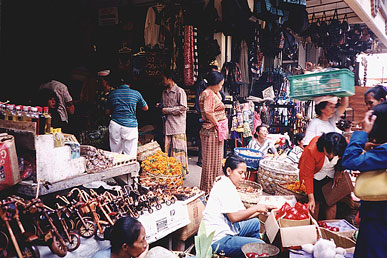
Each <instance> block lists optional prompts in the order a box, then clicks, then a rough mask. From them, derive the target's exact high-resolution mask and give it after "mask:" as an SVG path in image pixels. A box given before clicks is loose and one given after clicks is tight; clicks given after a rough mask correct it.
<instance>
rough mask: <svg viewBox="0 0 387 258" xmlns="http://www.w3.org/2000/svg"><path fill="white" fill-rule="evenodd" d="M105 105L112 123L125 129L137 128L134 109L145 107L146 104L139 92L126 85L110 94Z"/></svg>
mask: <svg viewBox="0 0 387 258" xmlns="http://www.w3.org/2000/svg"><path fill="white" fill-rule="evenodd" d="M107 105H108V106H107V108H108V109H110V110H111V114H112V120H113V121H114V122H116V123H117V124H120V125H122V126H126V127H137V126H138V123H137V118H136V107H137V105H140V107H145V106H146V105H147V103H146V102H145V100H144V98H143V97H142V95H141V93H140V92H138V91H136V90H133V89H131V88H129V86H128V85H121V86H120V87H118V89H116V90H114V91H112V92H111V93H110V95H109V98H108V103H107Z"/></svg>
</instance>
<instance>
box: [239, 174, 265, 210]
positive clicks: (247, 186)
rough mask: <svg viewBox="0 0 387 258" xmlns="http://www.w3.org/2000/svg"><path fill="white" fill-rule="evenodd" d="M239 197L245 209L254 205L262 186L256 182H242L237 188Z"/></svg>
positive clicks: (259, 195) (260, 193)
mask: <svg viewBox="0 0 387 258" xmlns="http://www.w3.org/2000/svg"><path fill="white" fill-rule="evenodd" d="M237 190H238V193H239V196H240V197H241V200H242V202H243V204H244V205H245V206H246V207H250V206H252V205H255V204H257V203H258V201H259V197H261V195H262V186H261V185H260V184H258V183H256V182H253V181H249V180H243V181H242V183H241V184H240V185H239V186H238V188H237Z"/></svg>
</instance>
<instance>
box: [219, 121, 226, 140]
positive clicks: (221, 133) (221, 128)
mask: <svg viewBox="0 0 387 258" xmlns="http://www.w3.org/2000/svg"><path fill="white" fill-rule="evenodd" d="M218 138H219V141H224V140H227V138H228V119H227V118H226V119H224V120H221V121H218Z"/></svg>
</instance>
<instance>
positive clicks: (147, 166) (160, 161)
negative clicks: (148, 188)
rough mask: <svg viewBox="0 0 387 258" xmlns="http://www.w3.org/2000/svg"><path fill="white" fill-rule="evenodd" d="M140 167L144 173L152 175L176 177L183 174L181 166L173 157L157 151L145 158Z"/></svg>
mask: <svg viewBox="0 0 387 258" xmlns="http://www.w3.org/2000/svg"><path fill="white" fill-rule="evenodd" d="M141 167H142V169H143V170H144V171H146V172H149V173H152V174H161V175H166V176H176V175H181V174H182V173H183V165H182V164H181V162H180V161H178V160H177V159H176V158H174V157H168V155H167V154H166V153H164V152H162V151H160V150H158V151H157V152H156V153H155V154H153V155H152V156H149V157H148V158H146V159H145V160H144V161H143V162H142V163H141Z"/></svg>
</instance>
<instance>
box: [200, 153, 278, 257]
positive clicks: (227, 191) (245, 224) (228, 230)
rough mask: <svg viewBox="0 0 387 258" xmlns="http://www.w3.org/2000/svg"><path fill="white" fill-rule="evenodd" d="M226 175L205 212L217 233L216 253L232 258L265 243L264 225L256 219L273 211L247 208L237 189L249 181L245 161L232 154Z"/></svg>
mask: <svg viewBox="0 0 387 258" xmlns="http://www.w3.org/2000/svg"><path fill="white" fill-rule="evenodd" d="M223 172H224V174H225V175H224V176H220V177H218V178H217V179H216V181H215V184H214V186H213V187H212V189H211V192H210V196H209V199H208V202H207V205H206V208H205V210H204V212H203V221H204V224H205V227H206V231H207V232H208V233H211V232H215V235H214V238H213V241H212V250H213V251H215V250H217V252H218V253H219V252H220V251H224V253H225V256H228V257H243V256H244V254H243V253H242V251H241V247H242V246H243V245H244V244H247V243H263V241H262V240H260V239H259V229H260V223H259V220H258V219H257V218H256V217H257V215H258V214H259V213H260V212H267V211H268V209H270V208H273V207H269V206H266V205H261V204H257V205H254V206H251V207H249V208H248V209H246V208H245V206H244V205H243V203H242V201H241V199H240V196H239V193H238V191H237V186H238V185H239V184H240V183H241V180H243V179H244V178H245V172H246V163H245V161H244V160H243V159H242V158H240V157H238V156H236V155H234V154H231V155H230V156H229V157H228V158H227V160H226V163H225V166H224V169H223Z"/></svg>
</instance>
